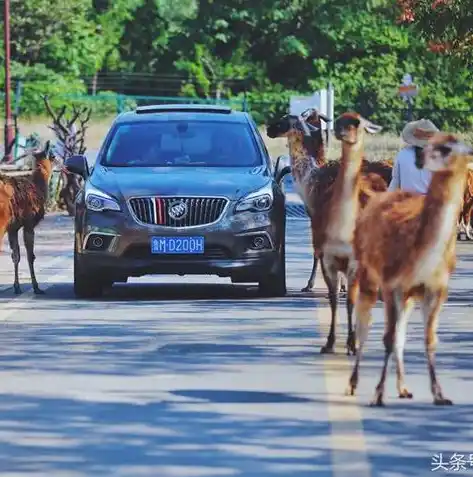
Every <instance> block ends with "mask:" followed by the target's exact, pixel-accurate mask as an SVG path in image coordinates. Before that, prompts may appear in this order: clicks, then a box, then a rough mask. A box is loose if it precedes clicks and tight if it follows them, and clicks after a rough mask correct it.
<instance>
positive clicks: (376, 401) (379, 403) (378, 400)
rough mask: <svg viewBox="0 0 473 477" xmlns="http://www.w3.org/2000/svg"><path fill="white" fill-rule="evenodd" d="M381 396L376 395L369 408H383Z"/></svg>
mask: <svg viewBox="0 0 473 477" xmlns="http://www.w3.org/2000/svg"><path fill="white" fill-rule="evenodd" d="M384 406H385V404H384V401H383V396H381V395H380V394H378V395H377V396H375V398H374V399H373V400H372V401H371V402H370V407H384Z"/></svg>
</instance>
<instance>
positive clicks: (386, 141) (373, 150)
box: [0, 116, 473, 160]
mask: <svg viewBox="0 0 473 477" xmlns="http://www.w3.org/2000/svg"><path fill="white" fill-rule="evenodd" d="M114 117H115V116H111V117H109V118H103V119H100V120H93V121H91V122H90V123H89V128H88V130H87V135H86V145H87V148H88V149H98V148H99V147H100V145H101V144H102V141H103V139H104V137H105V135H106V133H107V131H108V129H109V127H110V125H111V123H112V121H113V119H114ZM49 124H50V121H49V119H48V118H35V119H31V120H20V121H19V128H20V132H21V134H22V135H24V136H27V135H29V134H31V133H33V132H36V133H38V134H39V136H40V137H41V138H42V139H51V140H54V134H53V132H52V131H51V129H49V128H48V125H49ZM260 131H261V135H262V136H263V139H264V141H265V143H266V146H267V148H268V150H269V152H270V154H271V156H272V157H273V158H274V159H275V158H276V157H278V156H280V155H281V154H288V152H289V149H288V147H287V140H286V139H285V138H277V139H270V138H268V137H267V135H266V133H265V128H264V127H261V128H260ZM0 136H3V135H0ZM460 136H461V137H462V138H463V139H464V140H466V141H467V142H469V143H470V144H473V131H470V132H467V133H465V134H460ZM2 142H3V137H1V139H0V144H2ZM402 144H403V143H402V140H401V139H400V138H399V136H397V135H394V134H390V133H387V134H376V135H368V137H367V140H366V145H365V150H366V157H367V158H368V159H370V160H380V159H390V158H391V159H392V158H394V156H395V155H396V153H397V152H398V151H399V149H400V148H401V147H402ZM340 155H341V151H340V143H339V141H337V140H335V139H334V138H332V139H331V141H330V143H329V146H328V148H327V156H328V157H329V158H330V159H336V158H338V157H340Z"/></svg>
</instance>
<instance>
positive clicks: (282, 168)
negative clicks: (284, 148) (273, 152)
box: [274, 155, 291, 184]
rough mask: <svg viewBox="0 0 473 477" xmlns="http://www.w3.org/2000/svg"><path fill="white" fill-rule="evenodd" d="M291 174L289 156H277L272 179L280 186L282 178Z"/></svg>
mask: <svg viewBox="0 0 473 477" xmlns="http://www.w3.org/2000/svg"><path fill="white" fill-rule="evenodd" d="M290 173H291V164H290V161H289V156H287V155H283V156H279V157H278V158H277V159H276V164H275V167H274V179H275V181H276V182H277V183H278V184H280V183H281V181H282V180H283V179H284V176H286V175H287V174H290Z"/></svg>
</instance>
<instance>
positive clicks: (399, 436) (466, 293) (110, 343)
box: [0, 214, 473, 477]
mask: <svg viewBox="0 0 473 477" xmlns="http://www.w3.org/2000/svg"><path fill="white" fill-rule="evenodd" d="M292 215H294V214H292ZM307 225H308V224H307V221H306V220H304V219H300V218H299V219H298V218H289V219H288V240H287V261H288V285H289V293H288V295H287V297H285V298H281V299H262V298H259V297H258V296H257V293H256V289H255V288H251V287H250V288H247V287H245V286H243V285H238V286H236V285H235V286H233V285H231V284H230V282H229V280H224V279H218V278H215V279H214V278H205V277H196V278H192V277H183V278H174V277H146V278H142V279H135V280H133V281H131V282H129V283H128V284H125V285H117V286H115V287H114V288H113V289H112V290H111V292H110V293H109V294H107V295H106V296H105V297H104V298H103V299H101V300H93V301H86V300H76V299H75V298H74V296H73V292H72V240H73V235H72V220H71V219H70V218H68V217H66V216H61V215H50V216H48V217H47V218H46V219H45V221H44V222H43V223H42V224H41V225H40V226H39V227H38V229H37V247H36V255H37V262H36V263H37V270H38V273H37V274H38V279H39V282H40V284H41V286H42V287H43V288H44V289H45V290H46V294H45V295H44V296H40V297H35V296H34V295H32V294H31V291H30V290H31V287H30V283H29V275H28V268H27V263H26V260H25V254H24V250H23V249H22V261H21V274H22V276H21V281H22V283H23V287H24V290H25V291H24V293H23V294H22V295H20V296H18V297H15V296H14V295H13V291H12V288H11V282H12V280H13V272H12V265H11V261H10V258H9V250H8V247H7V246H5V248H4V252H3V253H2V254H1V256H0V263H1V267H0V283H1V284H3V285H2V286H1V287H0V302H1V306H0V326H1V332H0V475H1V476H44V477H57V476H67V477H74V476H87V477H91V476H129V477H138V476H145V475H146V476H153V477H174V476H183V477H199V476H202V477H223V476H241V477H276V476H292V477H314V476H317V477H319V476H320V477H325V476H327V477H328V476H330V477H345V476H347V477H348V476H350V477H357V476H360V477H364V476H366V477H372V476H373V477H374V476H380V477H381V476H382V477H395V476H399V477H401V476H402V477H423V476H427V475H432V473H433V471H432V469H433V467H432V462H433V456H434V455H435V454H439V453H442V455H443V461H444V466H445V468H448V467H450V466H451V468H452V469H455V467H454V462H455V459H452V458H451V456H452V454H454V453H456V456H458V455H459V454H462V455H463V456H464V457H463V460H461V458H460V460H458V459H457V462H459V465H460V468H461V467H462V466H464V467H465V469H467V470H465V471H463V472H464V473H466V474H469V473H471V475H473V455H472V459H471V460H472V464H471V465H472V466H471V467H470V464H469V460H468V459H469V456H470V454H473V405H472V396H473V380H472V378H473V364H472V363H473V333H472V322H471V312H470V310H471V306H472V299H471V293H470V283H471V277H472V275H473V267H472V265H473V254H471V252H470V251H471V250H472V249H473V244H469V243H466V244H463V243H459V247H458V254H459V262H458V266H457V271H456V273H455V275H454V277H453V280H452V282H451V292H450V297H449V302H448V304H447V305H446V306H445V308H444V310H443V311H442V316H441V323H440V330H439V334H440V343H439V348H438V360H437V361H438V370H439V375H440V380H441V383H442V385H443V387H444V390H445V391H446V395H447V396H448V397H449V398H451V399H452V400H453V401H454V406H452V407H446V408H438V407H434V406H433V405H432V403H431V402H432V400H431V394H430V390H429V382H428V376H427V367H426V360H425V357H424V351H423V334H422V330H423V328H422V320H421V317H420V314H419V312H418V311H416V312H415V314H414V315H413V317H412V320H411V323H410V325H409V332H408V341H407V351H406V368H407V384H408V386H409V388H410V390H411V391H412V392H413V393H414V399H413V400H412V401H405V400H398V399H397V398H396V393H395V374H394V366H392V368H391V375H390V376H389V380H388V388H387V389H388V391H387V406H386V408H384V409H375V408H370V407H369V406H368V403H369V401H370V400H371V397H372V393H373V391H374V387H375V385H376V382H377V380H378V378H379V373H380V369H381V365H382V362H381V360H382V343H381V337H382V329H383V312H382V308H381V304H379V305H378V307H377V309H376V311H375V315H374V325H373V329H372V331H371V334H370V339H369V344H368V347H367V351H366V354H365V359H364V362H363V364H362V374H361V381H360V389H359V395H358V397H357V398H350V397H345V396H344V389H345V386H346V383H347V379H348V376H349V373H350V369H351V362H352V359H353V358H348V357H346V356H345V355H344V349H343V348H344V342H345V339H346V324H345V317H346V314H345V311H344V309H342V311H341V319H340V325H339V342H338V346H339V350H338V354H336V355H333V356H322V355H320V354H319V350H320V347H321V346H322V345H323V344H324V340H325V336H326V333H327V329H328V319H329V312H328V301H327V299H326V298H325V290H324V288H323V286H322V282H321V281H320V278H321V276H320V275H319V280H318V283H317V290H316V291H315V293H313V294H304V293H301V292H300V291H299V290H300V289H301V288H302V287H303V286H304V285H305V283H306V280H307V275H308V273H309V271H310V266H311V253H310V245H309V243H310V242H309V236H308V227H307ZM342 306H343V305H342ZM435 473H436V474H441V473H446V471H445V470H443V471H442V470H437V471H435ZM452 473H459V472H455V471H452Z"/></svg>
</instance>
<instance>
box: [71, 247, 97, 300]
mask: <svg viewBox="0 0 473 477" xmlns="http://www.w3.org/2000/svg"><path fill="white" fill-rule="evenodd" d="M104 288H105V283H104V282H103V280H100V279H97V274H96V273H94V274H91V273H86V272H84V271H83V270H82V269H81V266H80V264H79V259H78V256H77V249H76V248H75V247H74V294H75V296H76V297H77V298H100V297H101V296H102V295H103V291H104Z"/></svg>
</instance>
